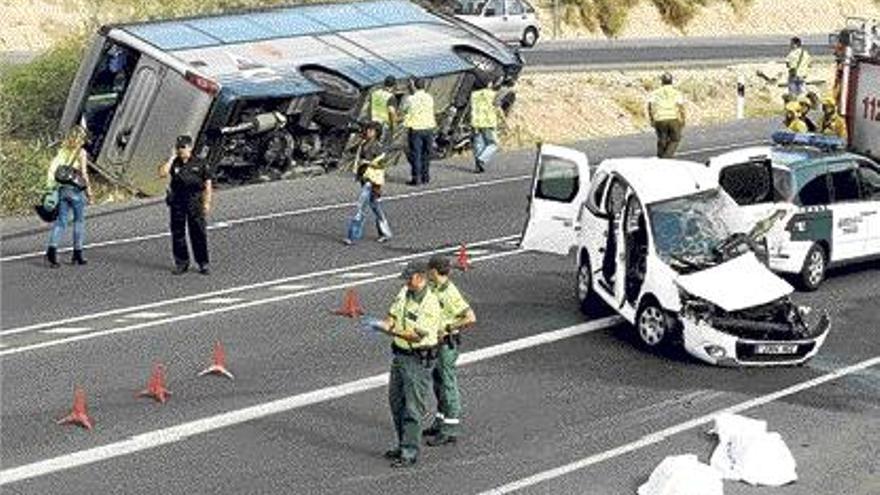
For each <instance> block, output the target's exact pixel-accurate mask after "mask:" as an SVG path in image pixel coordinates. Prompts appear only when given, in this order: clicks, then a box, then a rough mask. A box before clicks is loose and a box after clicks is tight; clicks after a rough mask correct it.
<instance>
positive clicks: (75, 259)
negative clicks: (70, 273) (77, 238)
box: [70, 249, 88, 265]
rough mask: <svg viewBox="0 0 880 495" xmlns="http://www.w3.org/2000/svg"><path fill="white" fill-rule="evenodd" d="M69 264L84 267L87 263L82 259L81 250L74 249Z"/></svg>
mask: <svg viewBox="0 0 880 495" xmlns="http://www.w3.org/2000/svg"><path fill="white" fill-rule="evenodd" d="M70 263H71V264H74V265H85V264H86V263H88V261H86V259H85V258H83V252H82V250H81V249H74V250H73V256H71V257H70Z"/></svg>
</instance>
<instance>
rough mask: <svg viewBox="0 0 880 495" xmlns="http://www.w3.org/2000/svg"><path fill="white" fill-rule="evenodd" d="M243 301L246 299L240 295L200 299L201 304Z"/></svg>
mask: <svg viewBox="0 0 880 495" xmlns="http://www.w3.org/2000/svg"><path fill="white" fill-rule="evenodd" d="M241 301H244V299H242V298H240V297H213V298H211V299H205V300H203V301H199V304H234V303H237V302H241Z"/></svg>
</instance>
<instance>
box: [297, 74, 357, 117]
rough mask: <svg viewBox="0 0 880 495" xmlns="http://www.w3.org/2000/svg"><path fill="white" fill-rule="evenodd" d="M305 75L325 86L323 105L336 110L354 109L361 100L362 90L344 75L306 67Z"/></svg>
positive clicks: (322, 97) (322, 93) (322, 96)
mask: <svg viewBox="0 0 880 495" xmlns="http://www.w3.org/2000/svg"><path fill="white" fill-rule="evenodd" d="M302 74H303V76H305V77H306V78H307V79H309V80H310V81H312V82H313V83H315V84H317V85H318V86H321V87H322V88H324V91H323V92H321V95H320V98H321V106H323V107H327V108H332V109H335V110H346V111H347V110H352V109H354V107H356V106H357V104H358V103H359V102H360V100H361V90H360V89H359V88H358V87H357V86H356V85H355V84H354V83H352V82H351V81H349V80H348V79H345V78H344V77H342V76H339V75H336V74H333V73H332V72H328V71H325V70H320V69H305V70H303V71H302Z"/></svg>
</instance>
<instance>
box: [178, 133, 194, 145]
mask: <svg viewBox="0 0 880 495" xmlns="http://www.w3.org/2000/svg"><path fill="white" fill-rule="evenodd" d="M192 145H193V138H192V137H191V136H187V135H185V134H184V135H181V136H177V143H176V145H175V146H176V147H177V148H191V147H192Z"/></svg>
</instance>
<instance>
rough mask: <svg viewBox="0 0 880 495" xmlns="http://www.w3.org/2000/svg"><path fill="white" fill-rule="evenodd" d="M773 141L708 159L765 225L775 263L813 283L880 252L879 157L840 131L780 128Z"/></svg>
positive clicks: (770, 256)
mask: <svg viewBox="0 0 880 495" xmlns="http://www.w3.org/2000/svg"><path fill="white" fill-rule="evenodd" d="M773 142H774V144H773V145H772V146H762V147H752V148H746V149H741V150H737V151H732V152H730V153H726V154H723V155H721V156H718V157H715V158H712V159H711V160H710V161H709V167H710V169H712V170H714V171H716V172H717V173H718V182H719V184H720V186H721V187H722V188H723V189H724V190H725V191H726V192H727V193H728V194H729V195H730V196H731V197H732V198H733V199H734V200H735V201H736V202H737V203H738V204H739V205H740V207H741V209H742V210H743V212H745V214H746V215H747V216H748V217H750V218H751V219H752V220H756V221H757V220H759V219H766V218H767V217H768V214H773V213H776V215H775V216H774V218H775V219H776V220H775V222H774V223H773V225H765V227H766V231H767V233H766V249H767V257H768V263H769V266H770V268H771V269H772V270H774V271H776V272H779V273H786V274H791V275H793V276H795V277H796V279H797V282H798V284H799V285H800V286H801V287H802V288H803V289H805V290H815V289H817V288H818V287H819V285H820V284H821V283H822V281H823V280H824V279H825V273H826V270H827V269H828V268H829V267H831V266H835V265H841V264H845V263H852V262H856V261H862V260H865V259H869V258H872V257H876V256H880V165H878V164H877V163H876V162H875V161H873V160H871V159H870V158H867V157H865V156H861V155H857V154H854V153H849V152H846V151H844V150H843V148H844V145H843V142H842V141H841V140H839V139H837V138H833V137H828V136H820V135H815V134H794V133H791V132H777V133H775V134H774V135H773Z"/></svg>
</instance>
